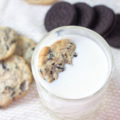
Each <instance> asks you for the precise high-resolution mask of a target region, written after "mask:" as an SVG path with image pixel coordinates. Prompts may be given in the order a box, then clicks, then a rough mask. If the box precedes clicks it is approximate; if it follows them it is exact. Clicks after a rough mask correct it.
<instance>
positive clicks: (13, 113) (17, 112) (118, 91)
mask: <svg viewBox="0 0 120 120" xmlns="http://www.w3.org/2000/svg"><path fill="white" fill-rule="evenodd" d="M65 1H69V2H71V3H75V2H80V1H82V2H86V3H88V4H89V5H91V6H94V5H98V4H104V5H107V6H109V7H110V8H112V9H113V10H114V11H115V12H116V13H120V1H119V0H65ZM49 8H50V6H41V5H29V4H27V3H26V2H24V1H23V0H0V26H9V27H11V28H13V29H15V30H16V31H17V32H19V33H20V34H23V35H26V36H28V37H29V38H32V39H33V40H35V41H37V42H38V41H39V40H40V39H41V38H42V37H43V36H44V35H45V34H46V30H45V28H44V25H43V23H44V17H45V14H46V12H47V10H48V9H49ZM112 52H113V56H114V64H115V66H114V68H115V72H114V73H113V76H112V80H111V83H110V86H109V88H108V91H107V94H106V97H105V101H106V102H105V104H104V106H103V107H102V108H101V109H100V110H99V112H98V114H97V115H96V117H95V119H94V120H120V50H119V49H114V48H112ZM0 120H53V118H51V116H50V115H49V113H48V112H47V111H46V110H45V109H44V108H43V107H42V106H41V104H40V102H39V95H38V92H37V90H36V85H35V83H33V84H32V86H31V89H30V91H29V93H28V94H27V95H26V96H25V97H23V98H22V99H19V100H16V101H14V102H13V103H12V104H11V105H10V106H9V107H8V108H6V109H0Z"/></svg>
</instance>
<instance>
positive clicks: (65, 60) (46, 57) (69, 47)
mask: <svg viewBox="0 0 120 120" xmlns="http://www.w3.org/2000/svg"><path fill="white" fill-rule="evenodd" d="M75 49H76V45H75V44H74V43H73V42H71V41H70V40H68V39H63V40H59V41H57V42H55V43H54V44H52V45H51V46H50V47H44V48H43V49H42V50H41V52H40V54H39V65H38V68H39V73H40V75H41V77H42V78H43V79H44V80H46V81H48V82H52V81H53V80H55V79H57V78H58V74H59V73H60V72H62V71H64V70H65V64H72V58H73V57H77V54H76V53H75Z"/></svg>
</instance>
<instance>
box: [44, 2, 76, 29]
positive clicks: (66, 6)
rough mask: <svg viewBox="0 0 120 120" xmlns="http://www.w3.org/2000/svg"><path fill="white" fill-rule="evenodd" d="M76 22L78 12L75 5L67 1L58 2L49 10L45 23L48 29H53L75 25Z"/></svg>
mask: <svg viewBox="0 0 120 120" xmlns="http://www.w3.org/2000/svg"><path fill="white" fill-rule="evenodd" d="M76 22H77V14H76V10H75V8H74V6H72V5H71V4H70V3H67V2H58V3H56V4H54V5H53V6H52V7H51V8H50V9H49V10H48V12H47V14H46V17H45V22H44V24H45V27H46V29H47V31H51V30H53V29H54V28H57V27H61V26H67V25H75V24H76Z"/></svg>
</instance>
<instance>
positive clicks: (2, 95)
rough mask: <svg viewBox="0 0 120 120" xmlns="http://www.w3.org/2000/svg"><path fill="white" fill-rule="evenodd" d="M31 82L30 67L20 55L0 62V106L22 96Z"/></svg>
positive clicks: (4, 105)
mask: <svg viewBox="0 0 120 120" xmlns="http://www.w3.org/2000/svg"><path fill="white" fill-rule="evenodd" d="M31 82H32V73H31V71H30V68H29V67H28V65H27V64H26V63H25V61H24V59H23V58H22V57H20V56H16V55H13V56H12V57H10V58H9V59H7V60H5V61H2V62H0V107H6V106H7V105H9V104H10V103H11V102H12V101H13V99H17V98H21V97H22V96H24V95H25V94H26V93H27V91H28V89H29V87H30V83H31Z"/></svg>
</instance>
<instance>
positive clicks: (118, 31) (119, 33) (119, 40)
mask: <svg viewBox="0 0 120 120" xmlns="http://www.w3.org/2000/svg"><path fill="white" fill-rule="evenodd" d="M105 39H106V41H107V42H108V44H109V45H111V46H112V47H116V48H120V14H117V15H116V25H115V27H114V29H113V30H112V32H111V33H110V34H109V36H107V37H105Z"/></svg>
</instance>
